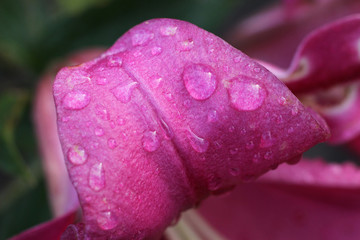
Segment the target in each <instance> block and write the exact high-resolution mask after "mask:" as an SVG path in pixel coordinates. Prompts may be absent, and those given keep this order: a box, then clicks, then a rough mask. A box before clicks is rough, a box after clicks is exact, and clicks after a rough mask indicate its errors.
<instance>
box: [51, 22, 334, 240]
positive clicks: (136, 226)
mask: <svg viewBox="0 0 360 240" xmlns="http://www.w3.org/2000/svg"><path fill="white" fill-rule="evenodd" d="M54 96H55V102H56V106H57V114H58V127H59V135H60V139H61V143H62V148H63V152H64V153H65V155H66V156H67V167H68V169H69V172H70V176H71V179H72V181H73V183H74V185H75V187H76V189H77V191H78V194H79V196H80V202H81V205H82V208H83V210H84V221H85V224H86V226H85V232H86V233H87V234H88V236H91V237H94V238H99V239H105V238H116V239H143V238H146V239H156V238H158V237H160V235H161V233H162V232H163V230H164V229H165V228H166V227H167V226H168V225H169V224H170V222H171V221H172V220H173V218H176V216H177V215H179V214H180V212H181V211H183V210H185V209H188V208H190V207H192V206H194V204H196V203H198V202H199V201H201V200H202V199H203V198H205V197H207V196H208V195H209V194H211V193H214V194H217V193H221V192H224V191H227V190H229V189H230V188H232V187H233V186H234V185H235V184H236V183H238V182H240V181H245V180H249V179H252V178H255V177H258V176H259V175H261V174H263V173H264V172H266V171H268V170H269V169H270V168H275V167H276V166H277V165H278V164H280V163H282V162H285V161H294V159H296V158H299V156H300V155H301V154H302V152H303V151H305V150H306V149H308V148H310V147H311V146H313V145H314V144H316V143H317V142H319V141H323V140H325V139H326V138H327V137H328V134H329V132H328V128H327V125H326V124H325V123H324V122H323V120H322V119H321V118H320V117H319V116H318V115H317V114H315V113H314V112H313V111H310V110H308V109H306V108H305V107H304V106H303V105H302V104H301V103H300V102H299V100H298V99H297V98H296V97H295V96H294V95H293V94H292V93H291V92H290V91H289V90H288V89H287V88H286V87H285V85H284V84H283V83H282V82H280V81H279V80H278V79H277V78H276V77H274V76H273V75H272V74H271V73H270V72H268V71H267V70H266V69H264V68H263V67H262V66H261V65H259V64H257V63H256V62H255V61H253V60H251V59H250V58H248V57H247V56H246V55H244V54H243V53H241V52H240V51H238V50H236V49H234V48H232V47H231V46H230V45H228V44H227V43H226V42H224V41H223V40H221V39H220V38H218V37H216V36H214V35H213V34H211V33H208V32H206V31H204V30H202V29H200V28H198V27H196V26H194V25H192V24H190V23H187V22H183V21H179V20H172V19H154V20H150V21H147V22H144V23H142V24H140V25H138V26H136V27H134V28H132V29H131V30H129V31H128V32H127V33H125V34H124V36H122V37H121V38H120V39H119V40H118V41H117V42H116V43H115V44H114V46H113V47H111V48H110V49H109V50H108V51H107V52H105V53H104V54H103V55H102V56H101V57H100V58H97V59H94V60H93V61H90V62H87V63H84V64H82V65H79V66H76V67H68V68H64V69H62V70H61V71H60V72H59V73H58V75H57V77H56V81H55V83H54ZM284 129H286V130H285V131H284Z"/></svg>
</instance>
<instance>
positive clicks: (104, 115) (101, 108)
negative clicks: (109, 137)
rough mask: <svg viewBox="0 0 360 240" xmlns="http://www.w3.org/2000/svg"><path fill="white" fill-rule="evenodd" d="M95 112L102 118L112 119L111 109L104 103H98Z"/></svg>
mask: <svg viewBox="0 0 360 240" xmlns="http://www.w3.org/2000/svg"><path fill="white" fill-rule="evenodd" d="M95 114H96V115H97V116H98V117H100V118H101V119H102V120H110V113H109V111H108V110H107V109H106V108H105V107H104V106H102V105H96V107H95Z"/></svg>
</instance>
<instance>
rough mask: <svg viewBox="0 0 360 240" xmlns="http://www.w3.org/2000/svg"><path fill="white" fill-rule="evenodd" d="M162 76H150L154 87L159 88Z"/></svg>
mask: <svg viewBox="0 0 360 240" xmlns="http://www.w3.org/2000/svg"><path fill="white" fill-rule="evenodd" d="M162 80H163V79H162V77H159V76H157V75H156V76H153V77H151V78H150V85H151V87H152V88H155V89H156V88H158V87H159V85H160V83H161V82H162Z"/></svg>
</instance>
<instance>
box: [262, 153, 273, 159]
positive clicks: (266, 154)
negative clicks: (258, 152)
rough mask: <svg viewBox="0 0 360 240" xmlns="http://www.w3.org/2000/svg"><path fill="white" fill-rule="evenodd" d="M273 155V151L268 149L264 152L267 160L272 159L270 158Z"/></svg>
mask: <svg viewBox="0 0 360 240" xmlns="http://www.w3.org/2000/svg"><path fill="white" fill-rule="evenodd" d="M272 156H273V153H272V151H267V152H266V153H265V154H264V158H265V159H266V160H270V159H271V158H272Z"/></svg>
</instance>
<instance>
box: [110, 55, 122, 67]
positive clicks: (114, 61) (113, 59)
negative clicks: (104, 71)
mask: <svg viewBox="0 0 360 240" xmlns="http://www.w3.org/2000/svg"><path fill="white" fill-rule="evenodd" d="M121 65H122V59H121V57H119V56H110V57H109V60H108V62H107V66H108V67H121Z"/></svg>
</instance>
